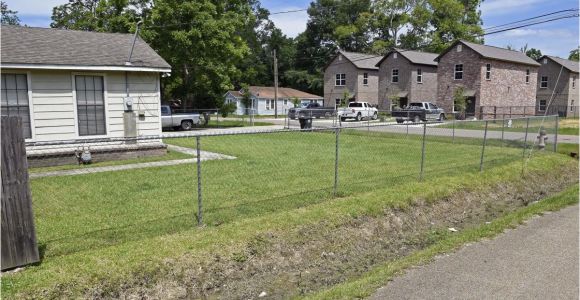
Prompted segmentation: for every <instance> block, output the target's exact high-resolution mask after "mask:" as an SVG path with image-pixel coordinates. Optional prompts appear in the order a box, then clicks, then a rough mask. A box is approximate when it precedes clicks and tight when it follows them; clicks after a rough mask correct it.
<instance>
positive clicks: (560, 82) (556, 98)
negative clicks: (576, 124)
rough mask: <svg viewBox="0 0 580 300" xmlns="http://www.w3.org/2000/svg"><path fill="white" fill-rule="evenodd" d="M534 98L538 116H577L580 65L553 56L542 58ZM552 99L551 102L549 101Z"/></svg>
mask: <svg viewBox="0 0 580 300" xmlns="http://www.w3.org/2000/svg"><path fill="white" fill-rule="evenodd" d="M538 62H539V63H540V64H541V66H540V70H539V71H538V85H537V88H538V92H537V96H536V104H537V110H538V113H539V114H544V113H546V112H547V113H548V114H558V115H560V116H562V117H569V116H576V117H577V116H578V102H577V101H578V95H579V93H578V89H579V88H578V69H579V66H580V64H579V63H578V62H577V61H571V60H567V59H563V58H559V57H555V56H548V55H544V56H542V57H541V58H540V59H539V60H538ZM552 97H553V99H552V102H551V103H550V99H551V98H552ZM548 104H549V107H548Z"/></svg>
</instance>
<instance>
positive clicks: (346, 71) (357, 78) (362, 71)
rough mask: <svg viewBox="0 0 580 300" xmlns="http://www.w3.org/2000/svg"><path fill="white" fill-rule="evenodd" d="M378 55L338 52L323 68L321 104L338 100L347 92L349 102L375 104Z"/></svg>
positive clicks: (376, 100)
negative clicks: (322, 98) (322, 100)
mask: <svg viewBox="0 0 580 300" xmlns="http://www.w3.org/2000/svg"><path fill="white" fill-rule="evenodd" d="M381 58H382V57H381V56H377V55H370V54H363V53H355V52H346V51H339V52H338V54H337V55H336V56H335V57H334V58H333V59H332V60H331V61H330V62H329V63H328V64H327V65H326V67H325V68H324V104H325V105H326V106H330V105H332V104H334V103H337V101H340V99H342V98H343V97H344V95H345V92H348V94H349V95H350V101H364V102H369V103H370V104H372V105H377V104H378V83H379V76H378V69H379V68H378V67H376V64H377V62H378V61H379V60H381Z"/></svg>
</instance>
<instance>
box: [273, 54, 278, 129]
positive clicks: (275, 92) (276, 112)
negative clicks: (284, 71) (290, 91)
mask: <svg viewBox="0 0 580 300" xmlns="http://www.w3.org/2000/svg"><path fill="white" fill-rule="evenodd" d="M274 118H276V119H278V58H277V57H276V49H274Z"/></svg>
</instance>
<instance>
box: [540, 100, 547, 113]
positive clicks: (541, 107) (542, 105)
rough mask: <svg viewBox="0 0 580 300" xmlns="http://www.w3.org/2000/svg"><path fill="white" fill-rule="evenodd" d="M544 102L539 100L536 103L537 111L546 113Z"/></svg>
mask: <svg viewBox="0 0 580 300" xmlns="http://www.w3.org/2000/svg"><path fill="white" fill-rule="evenodd" d="M546 102H547V101H546V100H540V102H539V103H538V111H546Z"/></svg>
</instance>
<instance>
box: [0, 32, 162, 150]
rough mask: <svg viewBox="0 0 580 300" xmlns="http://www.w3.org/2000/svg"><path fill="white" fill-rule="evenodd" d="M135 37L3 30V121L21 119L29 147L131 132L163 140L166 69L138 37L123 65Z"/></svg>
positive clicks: (116, 34)
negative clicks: (6, 117)
mask: <svg viewBox="0 0 580 300" xmlns="http://www.w3.org/2000/svg"><path fill="white" fill-rule="evenodd" d="M133 37H134V35H133V34H119V33H100V32H86V31H73V30H61V29H51V28H33V27H23V26H9V25H2V27H1V38H2V43H1V63H0V66H1V84H0V85H1V104H2V110H1V112H2V115H18V116H20V117H22V120H23V125H24V126H23V128H22V130H23V133H24V136H25V138H26V141H27V142H30V143H38V142H50V141H55V140H83V139H95V138H99V139H100V138H103V139H107V138H119V137H124V136H126V135H127V128H126V127H130V126H134V127H136V132H135V130H134V129H130V130H129V131H130V132H132V134H133V135H137V136H141V135H157V134H161V118H160V103H161V94H160V76H161V74H162V73H169V72H171V67H170V65H169V64H168V63H167V62H166V61H165V60H163V58H161V57H160V56H159V55H158V54H157V53H156V52H155V51H154V50H153V49H152V48H151V47H149V45H147V43H145V42H144V41H143V40H142V39H140V38H137V40H136V42H135V47H134V48H133V53H132V57H131V60H130V62H128V59H129V57H128V55H129V52H130V49H131V45H132V42H133ZM127 99H130V100H132V110H133V112H134V113H135V116H136V117H135V118H133V121H132V122H133V123H127V121H126V120H125V119H124V118H126V114H125V112H126V111H127V109H126V106H125V104H126V103H125V101H126V100H127ZM127 124H130V125H127ZM29 154H30V153H29Z"/></svg>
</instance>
